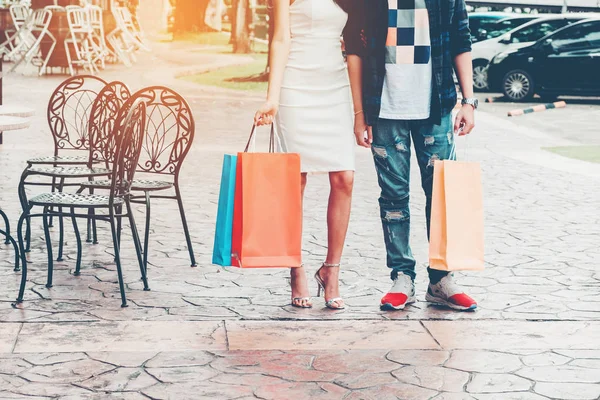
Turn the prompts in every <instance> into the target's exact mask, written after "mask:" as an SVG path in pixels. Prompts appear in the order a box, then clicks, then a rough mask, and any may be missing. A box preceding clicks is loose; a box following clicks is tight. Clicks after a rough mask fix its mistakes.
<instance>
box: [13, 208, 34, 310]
mask: <svg viewBox="0 0 600 400" xmlns="http://www.w3.org/2000/svg"><path fill="white" fill-rule="evenodd" d="M26 219H27V224H30V223H31V221H29V220H30V218H29V209H27V210H25V211H24V212H23V214H21V217H20V218H19V223H18V224H17V237H18V239H19V248H20V249H24V248H25V247H24V244H25V242H24V240H23V222H24V221H25V220H26ZM20 254H21V268H22V269H23V272H22V273H21V286H20V288H19V296H18V297H17V302H16V304H19V303H22V302H23V296H24V295H25V285H26V284H27V258H26V257H25V251H21V252H20ZM16 304H13V306H15V305H16Z"/></svg>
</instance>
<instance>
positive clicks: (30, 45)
mask: <svg viewBox="0 0 600 400" xmlns="http://www.w3.org/2000/svg"><path fill="white" fill-rule="evenodd" d="M51 20H52V12H51V11H50V10H46V9H40V10H36V11H34V12H33V14H31V16H29V18H28V19H27V20H26V22H25V24H23V26H22V27H21V29H19V31H17V33H15V34H14V35H13V36H12V37H10V38H8V39H7V41H6V42H4V43H3V44H2V45H0V53H2V54H6V55H7V57H8V58H12V59H14V60H15V63H14V65H13V66H12V68H11V69H10V70H9V71H8V72H9V73H12V72H14V71H15V69H17V67H19V66H20V65H21V64H23V63H24V64H25V66H27V65H29V64H32V65H35V66H37V67H39V69H40V71H39V75H43V74H44V72H45V70H46V66H47V65H48V61H49V60H50V57H51V56H52V53H53V52H54V48H55V47H56V39H55V38H54V36H53V35H52V33H51V32H50V31H49V29H48V27H49V25H50V21H51ZM45 39H49V40H50V42H51V44H50V47H49V48H48V52H47V54H46V57H43V55H42V52H41V43H42V41H44V40H45ZM8 42H11V43H13V46H14V48H13V50H11V51H8V50H7V49H8V48H9V47H10V46H9V45H7V43H8Z"/></svg>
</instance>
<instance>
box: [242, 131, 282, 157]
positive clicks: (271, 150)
mask: <svg viewBox="0 0 600 400" xmlns="http://www.w3.org/2000/svg"><path fill="white" fill-rule="evenodd" d="M256 128H257V125H256V124H254V125H252V130H251V131H250V137H249V138H248V143H246V148H245V149H244V153H248V151H249V150H250V145H251V144H252V145H253V147H255V146H256ZM278 138H279V137H278ZM269 153H275V125H274V124H271V133H270V135H269Z"/></svg>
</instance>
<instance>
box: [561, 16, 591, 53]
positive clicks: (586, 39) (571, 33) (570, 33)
mask: <svg viewBox="0 0 600 400" xmlns="http://www.w3.org/2000/svg"><path fill="white" fill-rule="evenodd" d="M551 39H552V46H553V47H554V48H555V49H556V50H558V51H572V50H577V49H586V48H590V47H600V21H593V22H586V23H583V24H579V25H576V26H573V27H571V28H569V29H565V30H564V31H561V32H558V33H557V34H556V35H553V36H552V37H551Z"/></svg>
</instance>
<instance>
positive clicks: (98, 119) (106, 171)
mask: <svg viewBox="0 0 600 400" xmlns="http://www.w3.org/2000/svg"><path fill="white" fill-rule="evenodd" d="M130 95H131V93H130V92H129V89H128V88H127V86H126V85H125V84H124V83H122V82H118V81H115V82H111V83H109V84H107V85H106V86H104V88H102V90H100V92H99V93H98V95H97V96H96V98H95V100H94V102H93V103H92V106H91V109H90V111H89V121H88V124H87V128H88V135H87V139H86V140H88V158H87V165H86V166H44V165H39V166H31V167H29V168H27V169H25V171H23V175H22V176H21V182H20V185H19V195H20V197H21V199H22V200H21V201H22V202H23V203H25V205H24V207H25V206H26V200H25V199H26V193H25V185H26V184H27V183H26V180H27V177H28V176H29V175H32V174H34V175H40V176H44V177H50V178H52V180H53V181H57V180H58V181H59V184H58V191H59V192H62V191H63V188H64V186H65V180H71V179H77V180H78V182H77V183H74V184H71V185H77V186H79V184H80V183H81V179H88V180H93V179H94V178H97V177H104V178H106V177H108V176H109V175H110V173H111V169H112V162H113V161H114V151H115V148H114V145H113V146H112V147H111V148H110V149H108V148H107V147H106V146H107V143H108V142H109V137H110V136H111V135H112V132H113V130H114V129H113V128H114V126H115V122H116V119H117V116H118V114H119V111H120V109H121V107H122V106H123V104H124V103H125V102H126V101H127V100H129V98H130V97H131V96H130ZM102 163H104V164H105V165H104V167H102V166H101V165H102ZM90 194H93V190H90ZM90 214H93V209H90ZM59 221H60V219H59ZM92 233H93V240H92V238H91V235H92ZM59 234H60V239H59V248H58V257H57V261H62V255H63V238H64V232H63V230H62V229H61V230H60V233H59ZM87 242H93V243H97V242H98V241H97V234H96V227H95V223H94V219H93V218H90V220H89V223H88V229H87ZM26 248H27V250H28V249H29V241H28V242H27V246H26Z"/></svg>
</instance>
